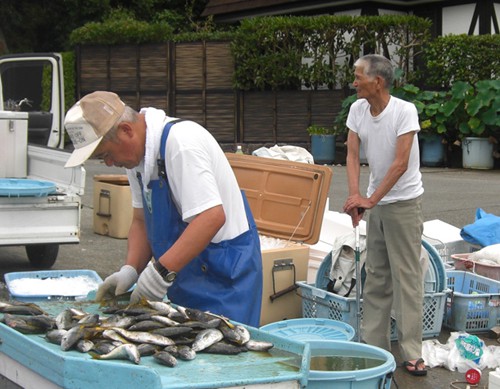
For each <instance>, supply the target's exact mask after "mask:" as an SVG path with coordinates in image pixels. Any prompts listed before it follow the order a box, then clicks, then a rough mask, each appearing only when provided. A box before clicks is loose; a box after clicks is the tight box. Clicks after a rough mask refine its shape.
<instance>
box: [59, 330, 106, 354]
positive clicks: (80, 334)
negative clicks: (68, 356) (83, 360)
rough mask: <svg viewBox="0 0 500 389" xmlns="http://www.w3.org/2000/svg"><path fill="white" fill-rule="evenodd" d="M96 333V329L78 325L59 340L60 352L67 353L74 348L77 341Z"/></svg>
mask: <svg viewBox="0 0 500 389" xmlns="http://www.w3.org/2000/svg"><path fill="white" fill-rule="evenodd" d="M97 331H98V330H97V329H94V328H89V327H85V326H84V325H78V326H75V327H73V328H71V329H69V330H68V332H66V334H65V335H64V336H63V338H62V339H61V350H63V351H68V350H69V349H71V348H72V347H74V346H76V344H77V343H78V341H79V340H81V339H83V338H85V337H87V336H91V335H92V334H93V333H95V332H97Z"/></svg>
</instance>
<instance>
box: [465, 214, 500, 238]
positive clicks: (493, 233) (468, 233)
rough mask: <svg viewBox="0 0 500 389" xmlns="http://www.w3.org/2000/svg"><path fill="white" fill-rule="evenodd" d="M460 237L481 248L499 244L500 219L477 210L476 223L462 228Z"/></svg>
mask: <svg viewBox="0 0 500 389" xmlns="http://www.w3.org/2000/svg"><path fill="white" fill-rule="evenodd" d="M460 236H461V237H462V239H463V240H465V241H466V242H469V243H472V244H477V245H480V246H482V247H485V246H490V245H493V244H496V243H500V217H498V216H496V215H493V214H491V213H486V212H485V211H484V210H482V209H481V208H478V209H477V210H476V221H475V222H474V223H472V224H469V225H466V226H465V227H463V228H462V229H461V230H460Z"/></svg>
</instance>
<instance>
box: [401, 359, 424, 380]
mask: <svg viewBox="0 0 500 389" xmlns="http://www.w3.org/2000/svg"><path fill="white" fill-rule="evenodd" d="M422 366H423V368H422ZM403 367H404V368H405V369H406V371H407V372H408V373H410V374H411V375H414V376H419V377H421V376H424V375H427V369H426V368H425V362H424V360H423V359H422V358H418V359H417V360H416V362H415V363H411V362H410V361H404V362H403ZM409 367H410V368H413V369H409ZM419 367H420V368H419Z"/></svg>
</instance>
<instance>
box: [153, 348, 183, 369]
mask: <svg viewBox="0 0 500 389" xmlns="http://www.w3.org/2000/svg"><path fill="white" fill-rule="evenodd" d="M153 358H154V359H155V360H156V361H158V362H159V363H161V364H162V365H165V366H168V367H175V366H177V359H176V358H175V357H174V356H173V355H172V354H170V353H169V352H168V351H158V352H156V353H154V354H153Z"/></svg>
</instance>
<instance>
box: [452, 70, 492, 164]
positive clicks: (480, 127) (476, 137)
mask: <svg viewBox="0 0 500 389" xmlns="http://www.w3.org/2000/svg"><path fill="white" fill-rule="evenodd" d="M499 93H500V80H481V81H478V82H476V83H475V84H473V85H472V84H470V83H468V82H463V81H458V82H456V83H454V84H453V85H452V87H451V89H450V92H449V97H450V99H449V102H448V103H447V104H446V105H445V108H444V109H445V110H446V111H449V112H452V115H450V118H451V119H452V120H451V121H452V123H453V124H454V125H455V127H456V128H457V129H458V133H459V137H460V139H461V140H462V160H463V167H465V168H473V169H474V168H475V169H491V168H493V165H494V160H493V153H494V145H495V144H497V142H498V137H499V135H500V116H499V112H500V95H499Z"/></svg>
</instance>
